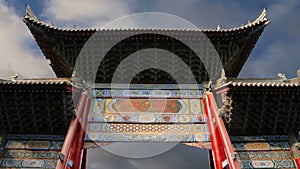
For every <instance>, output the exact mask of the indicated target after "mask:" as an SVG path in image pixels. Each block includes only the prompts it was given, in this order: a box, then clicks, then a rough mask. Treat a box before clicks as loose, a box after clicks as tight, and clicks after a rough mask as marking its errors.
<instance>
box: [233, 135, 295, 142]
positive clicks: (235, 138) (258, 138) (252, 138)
mask: <svg viewBox="0 0 300 169" xmlns="http://www.w3.org/2000/svg"><path fill="white" fill-rule="evenodd" d="M230 140H231V141H232V142H247V141H248V142H249V141H288V140H289V137H288V136H286V135H262V136H231V137H230Z"/></svg>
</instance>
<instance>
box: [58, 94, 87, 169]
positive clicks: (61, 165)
mask: <svg viewBox="0 0 300 169" xmlns="http://www.w3.org/2000/svg"><path fill="white" fill-rule="evenodd" d="M86 98H87V95H86V93H82V94H81V96H80V100H79V103H78V106H77V108H76V110H77V116H78V117H80V116H81V115H82V113H83V110H84V107H85V102H86ZM78 124H79V121H78V118H76V117H73V118H72V121H71V123H70V126H69V129H68V132H67V135H66V138H65V141H64V144H63V147H62V149H61V153H62V154H63V155H64V160H60V159H59V160H58V161H57V165H56V168H57V169H65V168H66V167H67V162H68V159H69V157H70V151H71V147H72V145H73V143H74V141H75V135H76V131H77V128H78Z"/></svg>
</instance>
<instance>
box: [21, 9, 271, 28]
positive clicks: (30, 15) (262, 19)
mask: <svg viewBox="0 0 300 169" xmlns="http://www.w3.org/2000/svg"><path fill="white" fill-rule="evenodd" d="M266 16H267V10H266V8H264V9H263V11H262V12H261V14H260V15H259V16H258V17H257V18H256V19H255V20H254V21H253V22H248V24H246V25H241V26H239V27H234V28H226V29H222V28H220V27H219V26H218V27H217V28H215V29H186V30H184V31H187V32H189V31H195V32H197V31H201V32H227V33H230V32H235V31H242V30H245V29H248V28H251V27H255V26H258V25H260V26H266V25H268V24H269V23H270V21H269V20H268V19H267V17H266ZM24 22H25V23H26V22H33V23H36V24H38V25H41V26H43V27H46V28H50V29H53V30H58V31H64V32H82V31H84V32H85V31H88V32H89V31H91V32H95V31H105V30H130V31H135V30H160V31H170V30H181V29H168V28H166V29H161V28H159V29H157V28H149V29H141V28H126V29H123V28H120V29H116V28H114V29H107V28H105V29H101V28H80V29H76V28H59V27H56V26H54V25H52V24H49V23H46V22H44V21H41V20H40V19H39V18H38V17H37V16H36V15H35V14H34V12H33V11H32V10H31V8H30V6H29V5H27V6H26V15H25V16H24Z"/></svg>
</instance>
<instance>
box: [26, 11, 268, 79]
mask: <svg viewBox="0 0 300 169" xmlns="http://www.w3.org/2000/svg"><path fill="white" fill-rule="evenodd" d="M23 21H24V22H25V23H26V25H27V26H28V28H29V29H30V31H31V33H32V35H33V36H34V38H35V40H36V41H37V43H38V45H39V47H40V48H41V50H42V52H43V54H44V55H45V57H46V59H49V60H50V62H51V64H50V65H51V67H52V68H53V70H54V72H55V74H56V75H57V77H71V75H72V73H73V68H74V65H75V62H76V58H77V56H78V54H79V53H80V50H81V48H82V47H83V45H84V43H85V42H86V41H87V40H88V39H89V38H90V37H91V36H92V35H93V33H95V32H96V31H98V32H100V33H101V34H102V35H103V37H105V36H106V35H111V36H114V35H118V34H128V35H132V34H139V32H144V31H147V32H151V33H156V34H162V33H163V34H170V35H171V34H172V35H174V34H176V35H179V36H181V37H184V38H190V39H193V38H197V37H198V36H199V35H200V33H199V32H203V33H204V34H205V35H206V36H207V37H208V38H209V39H210V41H211V42H212V44H213V45H214V46H215V48H216V50H217V52H218V53H219V55H220V57H221V60H222V64H223V67H224V69H225V72H226V75H227V76H228V77H237V76H238V74H239V72H240V70H241V69H242V67H243V65H244V63H245V62H246V60H247V58H248V56H249V54H250V53H251V51H252V49H253V47H254V46H255V44H256V42H257V40H258V39H259V37H260V35H261V33H262V32H263V30H264V28H265V26H266V25H268V24H269V23H270V21H269V20H268V19H267V18H266V9H264V10H263V11H262V13H261V14H260V15H259V16H258V17H257V19H255V20H254V21H253V22H249V23H248V24H246V25H243V26H240V27H234V28H229V29H221V28H220V27H219V26H218V28H216V29H203V30H201V29H190V30H189V29H183V30H182V29H158V28H149V29H138V28H134V29H122V28H120V29H101V28H89V29H76V28H70V29H66V28H59V27H56V26H53V25H52V24H49V23H46V22H44V21H41V20H40V19H39V18H38V17H37V16H36V15H35V14H34V13H33V12H32V10H31V8H30V7H29V6H27V7H26V15H25V16H24V18H23ZM143 40H144V39H143V37H141V40H140V41H141V42H142V43H149V42H145V40H144V41H143ZM236 49H237V50H236ZM122 50H123V49H122ZM233 50H236V51H233ZM186 55H188V53H186ZM112 61H114V60H113V59H112ZM87 64H88V63H87ZM192 69H194V68H192ZM201 70H203V69H201V68H197V69H195V70H192V71H193V72H194V71H201ZM110 71H112V70H110ZM104 74H109V72H106V73H104ZM198 74H203V73H201V72H199V73H198ZM201 76H205V75H201ZM203 79H205V78H203Z"/></svg>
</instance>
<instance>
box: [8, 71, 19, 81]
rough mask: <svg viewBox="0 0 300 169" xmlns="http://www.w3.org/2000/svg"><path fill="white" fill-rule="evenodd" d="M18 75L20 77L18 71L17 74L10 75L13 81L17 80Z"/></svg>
mask: <svg viewBox="0 0 300 169" xmlns="http://www.w3.org/2000/svg"><path fill="white" fill-rule="evenodd" d="M18 77H19V75H18V74H17V73H16V74H15V75H13V76H10V80H12V81H14V80H17V78H18Z"/></svg>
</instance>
